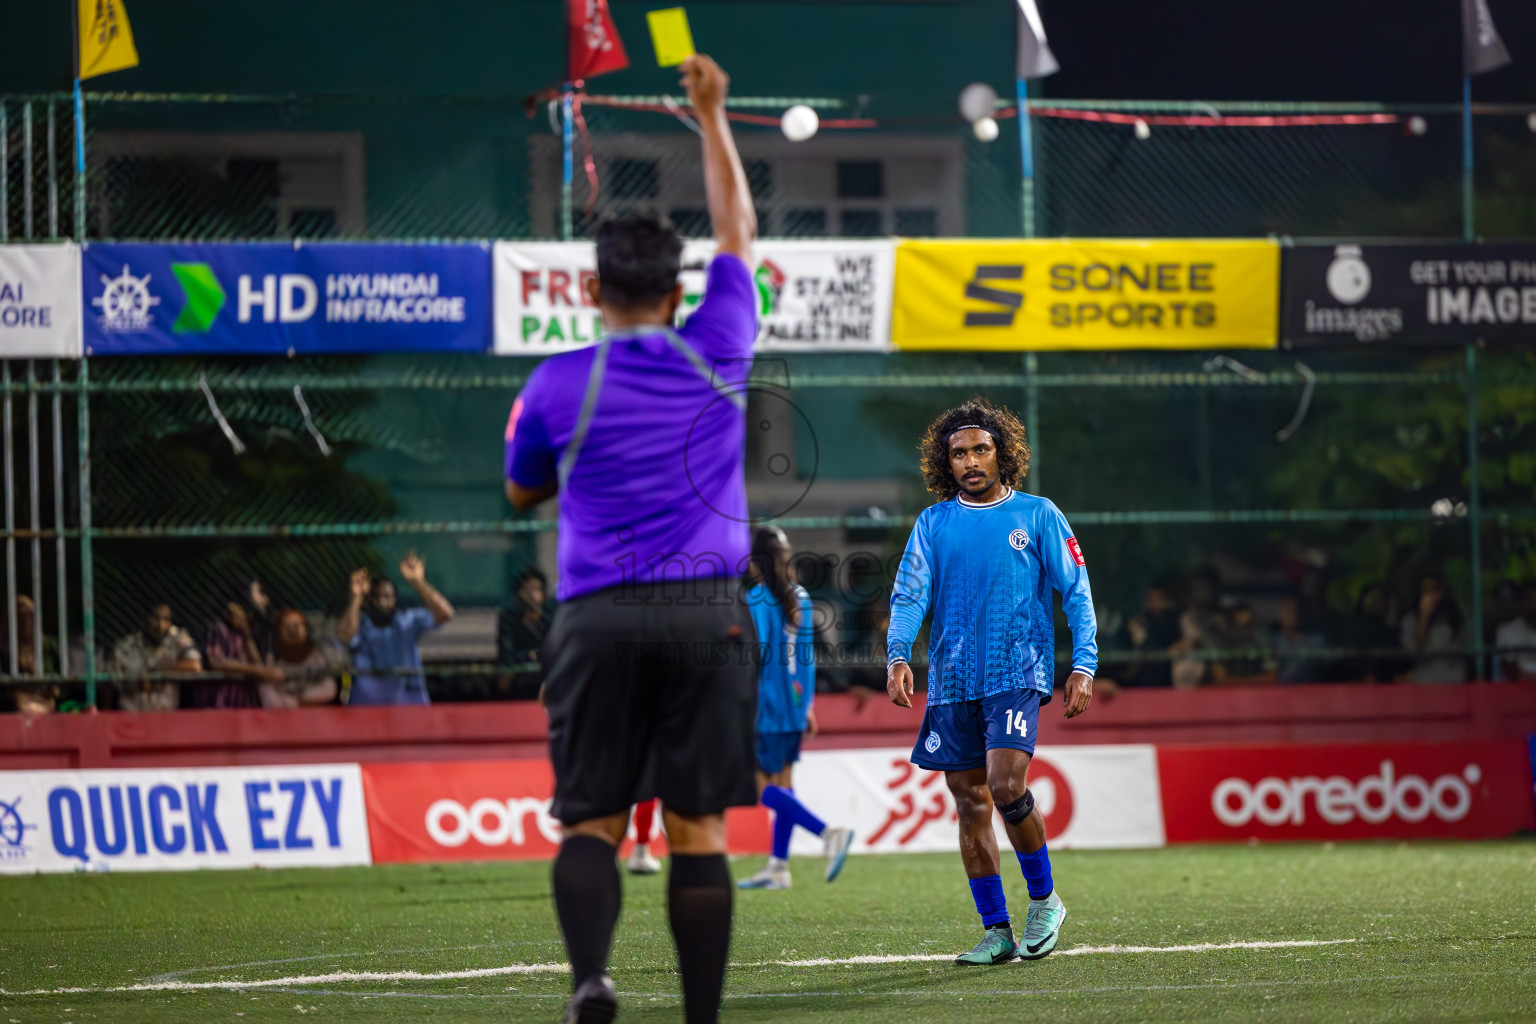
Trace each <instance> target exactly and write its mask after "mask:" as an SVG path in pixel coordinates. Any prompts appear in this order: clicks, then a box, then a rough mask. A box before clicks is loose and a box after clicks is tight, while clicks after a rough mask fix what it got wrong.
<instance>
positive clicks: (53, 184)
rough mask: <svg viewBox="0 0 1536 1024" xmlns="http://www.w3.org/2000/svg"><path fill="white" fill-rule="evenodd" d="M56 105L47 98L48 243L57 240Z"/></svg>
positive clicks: (57, 169)
mask: <svg viewBox="0 0 1536 1024" xmlns="http://www.w3.org/2000/svg"><path fill="white" fill-rule="evenodd" d="M55 106H56V104H55V103H54V102H53V97H51V96H50V97H49V98H48V241H50V242H56V241H58V239H59V168H58V160H57V159H56V158H55V156H54V145H55V143H56V141H57V139H58V129H57V128H56V127H55V125H54V122H55V121H56V120H57V116H58V115H57V114H56V113H55V112H54V108H55Z"/></svg>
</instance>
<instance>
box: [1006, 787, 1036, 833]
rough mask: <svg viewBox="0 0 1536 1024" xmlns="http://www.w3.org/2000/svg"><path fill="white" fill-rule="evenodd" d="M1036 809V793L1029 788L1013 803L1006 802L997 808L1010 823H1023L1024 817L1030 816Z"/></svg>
mask: <svg viewBox="0 0 1536 1024" xmlns="http://www.w3.org/2000/svg"><path fill="white" fill-rule="evenodd" d="M1034 809H1035V794H1033V793H1031V792H1030V791H1029V790H1027V789H1026V790H1025V791H1024V795H1023V796H1021V797H1019V798H1018V799H1017V800H1015V801H1014V802H1013V803H1011V804H1004V805H1003V806H1001V807H999V808H998V809H997V813H999V814H1001V815H1002V816H1003V820H1004V821H1006V822H1007V823H1008V824H1010V825H1021V824H1023V823H1024V819H1025V818H1027V817H1029V816H1030V814H1031V813H1033V812H1034Z"/></svg>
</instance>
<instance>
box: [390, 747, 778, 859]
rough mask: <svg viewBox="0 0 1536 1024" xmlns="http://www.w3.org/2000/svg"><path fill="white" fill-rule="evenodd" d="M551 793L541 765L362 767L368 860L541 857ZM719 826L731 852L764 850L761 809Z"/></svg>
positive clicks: (550, 822) (548, 841)
mask: <svg viewBox="0 0 1536 1024" xmlns="http://www.w3.org/2000/svg"><path fill="white" fill-rule="evenodd" d="M554 788H555V781H554V772H553V771H552V770H551V768H550V765H549V762H548V761H534V760H528V761H441V762H437V763H433V764H365V765H363V792H364V795H365V797H366V799H367V805H368V835H369V840H370V842H371V843H372V846H373V862H374V863H375V864H389V863H395V862H399V861H427V862H431V861H449V860H547V859H549V858H551V857H553V856H554V855H555V852H556V850H557V848H558V847H559V845H560V823H559V822H557V821H556V820H555V819H554V818H552V817H551V816H550V814H549V804H550V799H551V797H552V796H553V794H554ZM726 826H727V834H728V836H729V842H730V848H731V852H732V853H766V852H767V850H768V842H769V833H768V818H767V812H766V811H764V810H763V809H762V808H761V807H754V808H737V809H734V810H732V811H731V812H730V813H729V814H728V815H727V816H726ZM660 831H661V829H660V827H659V824H658V827H657V832H658V833H660ZM654 848H655V850H656V852H657V853H658V854H665V852H666V840H665V839H664V838H663V837H661V836H660V835H658V836H657V838H656V841H655V847H654ZM628 849H629V843H628V841H626V842H625V844H624V846H623V848H622V849H621V851H620V852H621V853H627V852H628Z"/></svg>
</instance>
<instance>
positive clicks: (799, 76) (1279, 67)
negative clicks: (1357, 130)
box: [0, 0, 1536, 109]
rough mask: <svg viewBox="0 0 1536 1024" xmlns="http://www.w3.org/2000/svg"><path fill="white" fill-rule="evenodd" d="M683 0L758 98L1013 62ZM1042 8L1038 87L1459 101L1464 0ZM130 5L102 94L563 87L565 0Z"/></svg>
mask: <svg viewBox="0 0 1536 1024" xmlns="http://www.w3.org/2000/svg"><path fill="white" fill-rule="evenodd" d="M668 2H672V0H665V2H664V0H611V3H612V6H613V9H614V11H615V14H616V16H617V18H618V20H619V24H620V29H621V32H622V34H623V35H624V36H625V38H626V39H627V40H628V41H629V43H630V46H631V48H632V49H633V50H635V51H637V54H636V57H637V59H636V61H635V65H634V67H633V68H632V69H631V70H630V71H628V72H624V73H622V74H621V75H618V76H614V77H613V78H612V79H611V80H607V81H608V82H609V84H610V87H611V88H614V89H616V90H620V91H645V90H647V89H656V88H665V87H668V86H669V85H671V84H672V83H673V82H675V78H670V77H669V76H668V75H667V74H665V73H658V71H657V69H656V68H655V66H654V64H651V63H650V62H649V61H648V60H647V59H646V58H647V57H648V52H647V51H648V48H649V44H648V42H646V41H645V40H646V35H645V28H644V12H645V11H646V10H649V9H653V8H656V7H660V6H665V5H666V3H668ZM678 2H682V3H684V4H685V5H686V6H688V7H689V8H690V10H691V12H692V15H693V20H694V22H695V34H696V36H697V37H698V38H699V39H700V42H701V45H709V46H710V47H711V48H715V47H718V49H717V50H716V52H717V54H718V55H720V56H721V57H723V58H728V57H731V56H735V55H738V54H742V53H743V52H749V53H752V54H754V55H757V56H763V55H771V57H770V58H769V59H767V60H765V61H762V62H761V63H760V65H758V66H757V67H756V68H755V69H754V74H753V75H752V77H751V79H750V80H749V81H748V82H747V83H744V84H748V91H753V92H757V93H758V94H760V95H761V94H773V95H780V94H782V93H781V92H778V91H776V90H784V89H789V90H793V89H796V88H801V89H803V88H805V87H806V85H807V83H808V81H809V80H810V79H813V78H814V79H816V80H819V81H820V82H821V83H822V87H824V88H827V89H833V90H836V91H837V93H836V94H839V95H841V94H845V93H858V92H870V93H874V94H879V93H882V92H891V91H896V92H903V91H906V90H908V89H913V90H916V91H917V92H934V93H935V97H936V99H935V102H936V103H937V104H938V105H939V106H940V107H942V108H944V109H948V108H949V107H951V106H952V104H953V99H952V97H953V92H952V90H953V89H956V88H958V85H959V84H960V83H962V82H963V81H965V80H966V76H970V77H972V78H985V79H988V80H991V81H994V82H995V83H996V84H998V85H1002V84H1003V83H1004V82H1005V81H1006V78H1007V76H1008V73H1009V70H1010V65H1011V53H1012V45H1013V44H1012V25H1013V20H1014V0H885V2H858V0H783V2H780V0H678ZM1038 2H1039V4H1040V8H1041V13H1042V17H1043V19H1044V21H1045V25H1046V30H1047V32H1048V33H1049V35H1050V38H1051V44H1052V46H1053V48H1054V49H1055V51H1056V54H1057V57H1058V58H1059V59H1060V61H1061V64H1062V67H1063V70H1062V71H1061V72H1060V73H1058V74H1057V75H1055V76H1053V77H1051V78H1049V79H1047V80H1045V82H1044V83H1042V89H1043V92H1042V94H1043V95H1045V96H1074V97H1085V98H1142V99H1206V100H1241V99H1276V100H1280V99H1290V100H1378V101H1386V102H1440V103H1449V102H1456V101H1458V100H1459V99H1460V95H1461V49H1460V39H1461V25H1460V15H1459V10H1460V8H1459V0H1160V2H1149V0H1038ZM1488 3H1489V6H1490V8H1491V10H1492V13H1493V16H1494V21H1495V23H1496V24H1497V25H1498V27H1499V30H1500V33H1501V34H1502V35H1503V37H1504V40H1505V43H1506V44H1507V45H1508V47H1509V49H1510V51H1511V52H1512V54H1513V55H1514V61H1515V62H1514V64H1513V65H1512V66H1511V67H1508V68H1505V69H1503V70H1500V71H1496V72H1493V73H1491V74H1487V75H1482V76H1480V77H1479V78H1478V79H1477V81H1476V83H1475V86H1474V90H1475V91H1474V95H1475V97H1476V98H1477V99H1478V100H1480V101H1487V102H1492V101H1504V102H1525V103H1536V3H1533V2H1532V0H1488ZM127 7H128V9H129V13H130V16H131V17H132V18H133V20H134V25H135V28H136V32H137V33H138V34H139V35H140V37H141V39H140V50H141V52H142V53H143V54H144V58H145V63H144V65H143V66H142V67H141V68H139V69H135V70H133V71H128V72H122V73H120V74H119V75H117V76H114V77H113V78H111V79H109V80H103V81H102V82H100V83H96V84H95V87H96V88H113V89H189V90H197V89H215V90H222V89H230V90H240V89H251V90H261V91H288V90H292V91H301V92H302V91H321V92H327V91H329V92H342V91H384V92H388V91H400V92H407V93H408V92H411V91H413V90H423V91H427V92H449V93H454V92H462V93H483V92H497V91H517V90H527V91H532V90H533V89H537V88H539V87H541V86H545V85H550V84H553V83H554V82H555V81H557V80H558V78H559V77H560V75H561V67H562V65H563V48H562V47H561V46H560V45H559V44H558V43H556V44H555V45H553V46H551V45H550V40H551V39H556V40H558V39H559V37H560V33H561V32H562V31H563V29H562V27H561V24H562V17H563V15H562V4H561V3H560V2H559V0H432V2H429V0H261V2H260V3H256V4H252V3H249V2H241V3H236V2H235V0H127ZM0 10H3V15H0V32H3V33H4V34H5V35H4V38H0V54H3V57H0V92H5V91H31V90H44V89H65V88H68V84H69V75H70V71H69V44H68V39H69V14H68V11H69V6H68V3H67V2H66V0H53V2H43V0H0ZM210 12H212V16H211V17H210V16H209V14H210ZM258 12H259V13H260V14H261V15H262V16H261V17H257V16H256V15H257V13H258ZM450 12H452V13H454V16H452V17H448V16H447V15H449V14H450ZM818 29H819V31H818ZM235 33H238V37H237V38H236V41H235V42H234V43H233V44H232V43H231V38H232V36H233V35H234V34H235ZM711 37H713V42H712V43H711ZM466 68H468V69H475V70H466Z"/></svg>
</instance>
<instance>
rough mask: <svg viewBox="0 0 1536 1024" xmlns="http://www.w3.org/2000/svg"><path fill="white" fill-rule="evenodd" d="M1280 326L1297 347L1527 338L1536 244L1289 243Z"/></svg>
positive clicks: (1535, 321) (1535, 298)
mask: <svg viewBox="0 0 1536 1024" xmlns="http://www.w3.org/2000/svg"><path fill="white" fill-rule="evenodd" d="M1281 328H1282V331H1281V336H1282V337H1283V338H1284V339H1285V343H1286V345H1288V346H1291V347H1296V348H1302V347H1311V346H1319V345H1350V346H1355V345H1377V346H1381V345H1386V346H1399V345H1464V344H1467V343H1468V342H1475V341H1490V342H1498V341H1506V342H1521V343H1527V344H1528V343H1529V342H1530V338H1531V332H1532V330H1533V329H1536V243H1532V242H1490V243H1478V244H1472V243H1466V244H1461V245H1456V244H1438V245H1420V244H1414V243H1404V244H1399V245H1331V246H1330V245H1298V246H1295V247H1293V248H1288V249H1286V251H1285V318H1284V321H1283V323H1282V325H1281Z"/></svg>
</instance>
